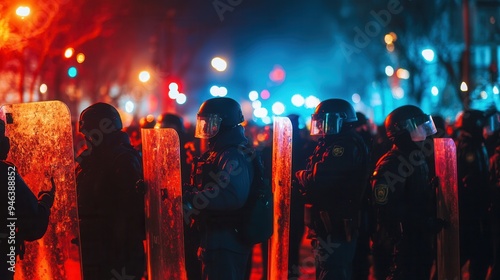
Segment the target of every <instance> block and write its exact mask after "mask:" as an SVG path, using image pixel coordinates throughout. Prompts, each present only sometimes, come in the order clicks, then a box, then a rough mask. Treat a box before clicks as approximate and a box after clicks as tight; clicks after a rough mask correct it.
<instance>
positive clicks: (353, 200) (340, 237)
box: [295, 99, 368, 280]
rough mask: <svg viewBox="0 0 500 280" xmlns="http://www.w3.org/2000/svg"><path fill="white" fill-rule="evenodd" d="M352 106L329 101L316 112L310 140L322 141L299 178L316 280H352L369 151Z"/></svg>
mask: <svg viewBox="0 0 500 280" xmlns="http://www.w3.org/2000/svg"><path fill="white" fill-rule="evenodd" d="M356 121H357V117H356V112H355V111H354V108H353V107H352V105H351V104H349V102H347V101H345V100H342V99H328V100H325V101H323V102H321V103H320V104H319V105H318V106H317V107H316V109H315V111H314V114H313V115H312V119H311V135H319V136H321V138H320V139H319V141H318V143H317V146H316V148H315V150H314V152H313V154H312V155H311V156H310V157H309V159H308V164H307V168H306V169H305V170H299V171H297V172H296V174H295V176H296V178H297V180H298V182H299V184H300V185H301V186H302V187H303V190H304V193H305V196H306V203H307V204H306V209H305V224H306V226H307V227H308V238H311V239H312V246H313V252H314V256H315V264H316V279H321V280H325V279H351V273H352V260H353V257H354V253H355V248H356V241H357V236H358V232H357V230H358V226H359V215H360V210H361V201H362V197H363V190H365V189H366V184H367V180H368V150H367V146H366V144H365V142H364V141H363V139H362V138H361V137H360V136H359V134H358V133H356V132H355V130H354V129H353V123H354V122H356Z"/></svg>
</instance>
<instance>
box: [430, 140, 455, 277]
mask: <svg viewBox="0 0 500 280" xmlns="http://www.w3.org/2000/svg"><path fill="white" fill-rule="evenodd" d="M434 159H435V163H436V176H437V177H439V186H438V187H437V190H436V200H437V217H438V218H441V219H443V220H446V221H448V222H449V226H448V227H446V228H444V229H443V230H441V232H440V233H439V234H438V238H437V251H438V256H437V262H436V264H437V272H438V279H448V280H455V279H460V243H459V235H458V234H459V233H458V232H459V231H458V230H459V228H458V226H459V223H458V185H457V156H456V147H455V143H454V142H453V139H451V138H435V139H434Z"/></svg>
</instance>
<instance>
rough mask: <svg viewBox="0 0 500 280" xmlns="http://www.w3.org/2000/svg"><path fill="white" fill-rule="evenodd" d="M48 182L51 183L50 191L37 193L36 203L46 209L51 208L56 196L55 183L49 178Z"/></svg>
mask: <svg viewBox="0 0 500 280" xmlns="http://www.w3.org/2000/svg"><path fill="white" fill-rule="evenodd" d="M50 182H51V183H52V188H51V189H50V191H41V192H39V193H38V202H39V203H40V204H42V205H44V206H45V207H47V209H50V208H52V205H53V204H54V197H55V195H56V183H55V182H54V178H50Z"/></svg>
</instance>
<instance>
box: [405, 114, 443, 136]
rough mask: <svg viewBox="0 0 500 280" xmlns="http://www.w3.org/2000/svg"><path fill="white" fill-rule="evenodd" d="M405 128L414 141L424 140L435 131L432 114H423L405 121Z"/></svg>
mask: <svg viewBox="0 0 500 280" xmlns="http://www.w3.org/2000/svg"><path fill="white" fill-rule="evenodd" d="M406 128H407V129H408V131H409V132H410V136H411V140H412V141H414V142H420V141H424V140H425V138H427V136H430V135H433V134H435V133H436V132H437V129H436V126H435V125H434V121H433V120H432V116H429V115H423V116H420V117H417V118H413V119H409V120H407V121H406Z"/></svg>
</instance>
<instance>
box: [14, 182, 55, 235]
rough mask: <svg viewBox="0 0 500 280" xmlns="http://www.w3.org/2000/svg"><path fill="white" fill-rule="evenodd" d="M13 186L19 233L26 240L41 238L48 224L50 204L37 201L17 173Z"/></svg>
mask: <svg viewBox="0 0 500 280" xmlns="http://www.w3.org/2000/svg"><path fill="white" fill-rule="evenodd" d="M15 187H16V197H15V214H16V216H17V223H16V225H17V226H18V229H19V235H20V236H21V237H22V238H23V239H24V240H27V241H33V240H37V239H40V238H42V237H43V235H44V234H45V232H46V231H47V226H48V224H49V216H50V206H49V205H46V204H45V203H41V202H39V201H38V199H37V198H36V196H35V195H34V194H33V192H32V191H31V190H30V189H29V187H28V186H27V185H26V183H25V182H24V180H23V179H22V178H21V176H20V175H19V174H17V173H16V186H15Z"/></svg>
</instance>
